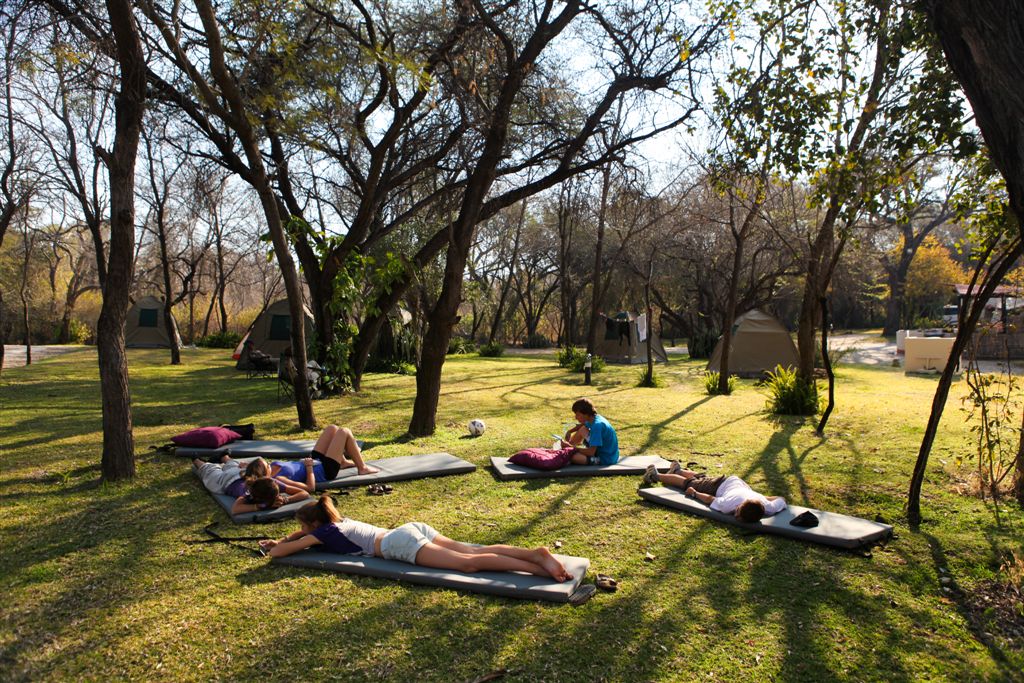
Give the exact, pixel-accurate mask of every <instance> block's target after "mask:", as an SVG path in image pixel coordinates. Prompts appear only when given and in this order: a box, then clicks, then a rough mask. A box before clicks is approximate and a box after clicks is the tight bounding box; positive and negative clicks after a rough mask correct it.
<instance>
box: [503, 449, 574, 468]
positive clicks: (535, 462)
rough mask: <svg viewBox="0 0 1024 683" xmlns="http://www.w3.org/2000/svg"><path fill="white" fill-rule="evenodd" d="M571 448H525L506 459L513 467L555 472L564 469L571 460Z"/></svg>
mask: <svg viewBox="0 0 1024 683" xmlns="http://www.w3.org/2000/svg"><path fill="white" fill-rule="evenodd" d="M572 452H573V449H572V448H527V449H525V450H521V451H519V452H518V453H516V454H515V455H513V456H512V457H511V458H509V459H508V461H509V462H510V463H512V464H513V465H522V466H523V467H532V468H534V469H536V470H557V469H560V468H562V467H565V466H566V465H568V464H569V462H570V460H571V459H572Z"/></svg>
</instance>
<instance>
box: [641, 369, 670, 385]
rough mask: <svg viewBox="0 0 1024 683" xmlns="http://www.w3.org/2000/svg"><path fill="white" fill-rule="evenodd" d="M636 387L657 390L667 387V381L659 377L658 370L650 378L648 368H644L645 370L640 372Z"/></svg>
mask: <svg viewBox="0 0 1024 683" xmlns="http://www.w3.org/2000/svg"><path fill="white" fill-rule="evenodd" d="M636 385H637V386H638V387H644V388H648V389H657V388H660V387H663V386H665V380H663V379H662V378H661V377H660V376H659V375H658V372H657V371H656V370H655V371H654V372H652V373H651V376H650V377H648V376H647V368H646V367H643V368H641V369H640V372H639V373H638V374H637V382H636Z"/></svg>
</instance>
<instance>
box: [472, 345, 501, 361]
mask: <svg viewBox="0 0 1024 683" xmlns="http://www.w3.org/2000/svg"><path fill="white" fill-rule="evenodd" d="M478 353H479V354H480V355H481V356H483V357H485V358H498V357H500V356H502V355H503V354H504V353H505V346H504V345H503V344H502V343H501V342H491V343H490V344H484V345H483V346H481V347H480V351H478Z"/></svg>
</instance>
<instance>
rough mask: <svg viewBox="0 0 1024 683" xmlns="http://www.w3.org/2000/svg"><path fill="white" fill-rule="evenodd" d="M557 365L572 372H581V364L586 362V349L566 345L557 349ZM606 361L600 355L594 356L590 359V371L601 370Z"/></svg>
mask: <svg viewBox="0 0 1024 683" xmlns="http://www.w3.org/2000/svg"><path fill="white" fill-rule="evenodd" d="M557 357H558V367H560V368H569V370H571V371H572V372H583V366H584V365H586V364H587V350H586V349H581V348H580V347H578V346H566V347H564V348H561V349H558V356H557ZM605 365H606V363H605V362H604V358H601V356H594V357H593V358H591V359H590V372H591V373H595V372H601V371H602V370H604V368H605Z"/></svg>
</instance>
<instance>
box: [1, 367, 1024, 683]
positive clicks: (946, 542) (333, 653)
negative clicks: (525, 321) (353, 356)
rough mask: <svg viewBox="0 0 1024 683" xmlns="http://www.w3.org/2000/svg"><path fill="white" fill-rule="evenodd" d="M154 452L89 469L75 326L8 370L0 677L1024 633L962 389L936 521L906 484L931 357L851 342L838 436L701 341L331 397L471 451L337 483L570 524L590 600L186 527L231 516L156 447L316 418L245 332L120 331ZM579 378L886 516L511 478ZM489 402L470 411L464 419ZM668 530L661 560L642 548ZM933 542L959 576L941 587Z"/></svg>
mask: <svg viewBox="0 0 1024 683" xmlns="http://www.w3.org/2000/svg"><path fill="white" fill-rule="evenodd" d="M129 357H130V364H131V373H132V392H133V400H134V422H135V440H136V446H137V452H138V454H139V455H138V457H139V463H138V465H139V468H138V472H139V475H138V478H137V480H135V481H134V482H131V483H128V484H118V485H109V484H106V485H100V484H99V483H98V475H99V470H98V463H99V459H100V448H101V443H102V434H101V432H100V404H99V398H100V396H99V384H98V380H97V370H96V360H95V351H94V350H92V349H85V350H82V351H78V352H73V353H70V354H68V355H65V356H60V357H57V358H53V359H50V360H47V361H44V362H42V363H39V364H37V365H34V366H32V367H29V368H21V369H14V370H5V371H4V373H3V376H2V379H0V392H2V393H0V400H2V410H0V449H2V463H3V469H2V472H0V503H2V507H3V514H2V515H0V592H2V595H3V596H4V597H3V600H2V603H0V679H3V680H47V679H63V680H68V679H90V680H99V679H103V678H107V677H113V678H116V679H146V680H151V679H155V680H181V679H187V680H206V679H210V678H221V679H226V680H244V679H256V678H260V679H272V680H293V679H307V680H319V679H339V680H382V679H386V680H396V681H418V680H443V681H451V682H455V681H468V680H473V679H475V678H477V677H480V676H483V675H486V674H488V673H489V672H492V671H495V670H499V669H507V670H508V671H509V673H508V674H507V675H506V676H505V678H504V679H503V680H519V681H535V680H539V681H592V680H608V681H619V680H638V681H646V680H691V679H694V680H722V681H737V680H743V681H768V680H807V681H822V680H850V681H863V680H957V681H962V680H1013V679H1015V678H1020V676H1021V674H1020V671H1021V669H1022V668H1024V652H1022V650H1021V641H1020V640H1019V639H1018V640H1017V641H1016V642H1014V641H1008V640H1005V639H1003V638H1002V637H1000V636H998V635H996V636H994V637H991V638H990V637H985V636H983V635H982V632H983V631H984V630H985V626H984V624H980V625H979V624H977V623H972V621H971V620H970V619H969V618H968V610H967V602H968V599H969V597H968V596H969V595H970V594H971V590H972V588H973V587H974V586H975V585H977V584H978V583H979V582H983V581H987V580H990V579H992V578H993V577H994V576H995V575H996V572H997V568H998V564H999V561H1000V558H1001V553H1002V552H1004V551H1005V549H1007V548H1017V549H1020V548H1021V546H1022V536H1024V534H1022V529H1024V518H1022V514H1021V510H1020V509H1019V508H1016V507H1004V508H1002V509H1001V510H1000V511H999V514H998V516H997V514H996V511H995V509H994V508H993V507H992V506H991V505H990V504H988V503H985V502H982V501H981V500H978V499H975V498H969V497H963V496H961V495H959V494H957V493H956V492H955V491H954V483H955V480H956V478H957V477H958V476H960V475H961V474H962V473H961V472H957V470H956V469H955V466H954V459H955V457H956V456H957V455H958V454H962V453H964V452H966V451H968V450H969V449H970V445H969V434H968V432H967V428H966V426H965V425H964V421H963V417H962V414H961V413H960V411H959V410H958V409H957V408H958V406H959V396H960V393H959V392H960V391H962V384H961V385H960V386H958V387H957V388H956V389H954V396H953V397H952V398H951V400H950V406H949V409H948V410H947V415H946V418H945V419H944V421H943V424H942V427H941V430H940V436H939V439H938V442H937V444H936V448H935V449H934V452H933V457H932V461H931V466H930V468H929V472H928V477H927V482H926V485H925V495H924V501H923V505H924V515H925V518H926V521H925V524H924V525H923V526H922V527H921V528H920V530H917V531H914V530H911V529H909V528H908V527H907V526H906V524H905V523H904V522H905V518H904V514H903V505H904V500H905V494H906V490H907V484H908V481H909V477H910V472H911V469H912V467H913V463H914V459H915V457H916V454H917V449H918V446H919V443H920V437H921V433H922V430H923V428H924V425H925V419H926V416H927V411H928V408H929V406H930V403H931V398H932V394H933V391H934V387H935V380H934V379H928V378H917V377H904V376H903V374H902V373H901V372H900V371H899V370H895V369H892V368H880V369H869V368H857V367H853V366H841V367H840V368H839V385H838V392H837V393H838V407H837V409H836V412H835V413H834V415H833V417H832V420H831V422H830V425H829V436H828V438H827V439H819V438H817V437H815V436H814V434H813V423H812V422H809V421H805V420H803V419H795V418H786V419H782V420H774V419H770V418H769V416H767V415H766V414H765V412H764V402H765V395H764V392H763V391H762V390H760V389H758V388H756V387H754V386H753V384H752V383H750V382H747V381H743V382H741V383H740V387H739V389H738V391H737V392H736V393H735V394H734V395H733V396H730V397H722V396H719V397H713V398H712V397H708V396H706V395H704V394H703V393H702V383H701V381H700V379H701V378H700V374H699V371H700V367H701V366H700V365H699V364H697V363H693V362H687V361H682V360H674V361H673V363H672V364H671V366H670V367H669V368H668V369H663V370H661V375H662V376H663V378H664V379H665V380H666V386H665V387H664V388H660V389H638V388H635V386H634V385H635V384H636V381H637V373H638V370H637V369H635V368H622V367H611V368H609V369H608V370H607V371H605V372H603V373H600V374H597V375H595V378H594V379H595V383H594V386H593V387H589V388H584V387H582V386H580V384H581V377H580V376H579V375H570V374H567V373H566V372H565V371H564V370H561V369H559V368H558V367H557V365H556V364H555V363H554V361H553V355H551V356H546V357H530V358H526V357H505V358H499V359H483V358H476V357H453V358H450V359H449V361H448V363H447V364H446V365H445V373H444V387H443V391H442V396H441V401H440V410H439V414H438V430H437V433H436V434H435V435H434V436H433V437H431V438H425V439H417V440H414V441H411V442H405V441H403V440H402V439H401V435H402V434H403V432H404V431H405V428H406V426H407V424H408V419H409V415H410V413H411V409H412V400H413V395H414V391H415V383H414V379H413V378H411V377H400V376H391V375H369V376H368V377H367V379H366V380H365V382H364V384H365V390H364V391H363V392H362V393H360V394H358V395H353V396H344V397H340V398H332V399H329V400H324V401H318V402H316V404H315V408H316V412H317V417H318V419H319V420H320V422H321V423H322V424H327V423H328V422H334V423H337V424H342V425H347V426H350V427H352V429H353V430H354V431H355V432H356V434H357V435H358V436H359V437H360V438H362V439H365V440H366V442H367V446H368V452H367V457H368V458H384V457H389V456H396V455H403V454H409V453H421V452H435V451H447V452H450V453H452V454H454V455H457V456H459V457H462V458H465V459H467V460H470V461H472V462H475V463H476V464H477V465H478V466H479V468H480V469H478V470H477V472H475V473H473V474H470V475H464V476H455V477H445V478H439V479H426V480H420V481H414V482H399V483H397V484H396V485H395V493H394V494H393V495H391V496H386V497H372V496H367V495H365V492H363V491H362V490H357V491H354V492H353V493H352V494H351V495H348V496H340V497H339V498H338V500H339V503H340V507H341V510H342V512H343V514H346V515H348V516H351V517H354V518H356V519H361V520H364V521H367V522H372V523H374V524H378V525H381V526H392V525H397V524H400V523H402V522H406V521H410V520H421V521H424V522H427V523H429V524H432V525H433V526H435V527H437V528H438V529H440V530H441V532H442V533H444V534H445V535H448V536H452V537H455V538H458V539H461V540H467V541H474V542H478V543H490V542H508V543H514V544H517V545H537V544H546V545H554V544H555V543H556V542H557V541H560V542H561V544H562V546H561V550H560V552H563V553H567V554H572V555H581V556H585V557H589V558H590V560H591V562H592V565H591V570H592V572H598V571H600V572H604V573H607V574H611V575H613V576H615V577H616V578H618V579H619V581H620V584H621V586H620V590H619V591H618V592H617V593H614V594H608V593H602V594H598V595H597V596H595V597H594V599H592V600H591V601H590V602H589V603H587V604H585V605H583V606H581V607H575V608H574V607H571V606H568V605H557V604H549V603H536V602H523V601H516V600H508V599H502V598H494V597H487V596H481V595H475V594H465V593H458V592H454V591H450V590H439V589H435V588H428V587H419V586H411V585H406V584H402V583H397V582H392V581H386V580H380V579H373V578H361V577H350V576H345V575H337V574H332V573H328V572H318V571H315V570H308V569H297V568H290V567H277V566H271V565H269V564H268V563H267V561H266V560H263V559H260V558H257V557H255V556H252V555H250V554H248V553H246V552H245V551H243V550H240V549H237V548H233V547H229V546H223V545H188V544H186V543H185V541H187V540H189V539H198V538H202V528H203V526H204V525H205V524H207V523H209V522H210V521H211V520H217V521H220V522H222V524H221V526H220V529H221V531H223V532H225V533H235V534H238V535H251V534H254V533H255V534H269V535H277V536H279V535H284V534H285V533H287V532H290V531H291V530H294V529H295V528H296V527H295V525H294V523H280V524H275V525H269V526H238V527H235V526H232V525H231V524H230V522H228V521H227V518H226V516H225V515H224V514H223V513H222V512H221V511H220V508H219V507H218V506H217V505H216V504H215V503H214V502H213V500H212V499H211V498H210V497H209V496H208V495H206V493H205V492H204V491H203V489H202V488H201V486H200V484H199V482H198V480H196V479H195V478H194V477H193V476H192V474H191V473H190V471H189V466H188V462H186V461H184V460H183V459H178V458H174V457H172V456H168V455H156V454H152V453H150V452H149V451H148V448H149V446H150V445H152V444H159V443H164V442H166V441H167V440H168V438H169V437H170V436H172V435H173V434H176V433H178V432H180V431H183V430H185V429H186V428H190V427H193V426H197V425H205V424H219V423H226V422H255V423H256V425H257V428H258V435H259V436H261V437H265V438H273V437H276V438H313V437H315V435H316V434H315V432H309V433H300V432H297V431H296V430H295V429H294V423H295V413H294V407H293V406H291V405H286V404H282V403H278V402H277V401H276V395H275V384H274V383H273V382H272V381H267V380H246V379H245V378H244V375H243V374H242V373H238V372H236V371H235V370H234V369H233V366H232V364H231V362H230V360H229V358H228V354H227V352H224V351H214V350H199V351H186V352H185V353H184V354H183V358H184V363H185V364H184V365H182V366H179V367H171V366H169V365H167V364H166V361H167V354H166V352H163V351H132V352H130V356H129ZM583 395H586V396H589V397H591V398H592V399H593V400H594V401H595V403H596V404H597V407H598V410H599V411H600V412H601V413H602V414H604V415H606V416H607V417H609V418H610V419H611V421H612V422H613V424H615V425H616V427H617V429H618V433H619V440H620V444H621V446H622V449H623V452H624V454H636V453H657V454H660V455H663V456H665V457H669V458H679V459H682V460H683V461H684V462H685V461H687V460H696V461H698V462H700V463H701V464H702V465H704V466H706V467H707V468H708V471H709V472H710V473H712V474H717V473H738V474H740V475H741V476H743V477H744V478H745V479H747V480H748V481H749V482H751V484H752V485H754V487H755V488H759V489H761V490H763V491H764V492H766V493H777V494H781V495H783V496H785V497H786V498H787V499H788V500H789V501H791V502H793V503H797V504H801V505H809V506H813V507H818V508H825V509H830V510H836V511H840V512H844V513H847V514H852V515H857V516H861V517H866V518H869V519H874V518H875V516H876V515H881V516H882V517H884V518H885V519H886V520H888V521H889V522H891V523H893V524H894V525H895V526H896V530H897V538H896V539H895V540H894V541H893V542H892V543H890V544H889V545H888V547H886V548H884V549H876V551H875V552H874V555H873V557H870V558H865V557H860V556H856V555H852V554H847V553H843V552H838V551H835V550H830V549H828V548H824V547H818V546H813V545H808V544H803V543H799V542H796V541H791V540H786V539H782V538H777V537H768V536H759V535H754V536H750V535H745V534H743V533H742V532H741V531H740V530H738V529H735V528H732V527H725V526H721V525H717V524H715V523H712V522H708V521H704V520H701V519H699V518H695V517H690V516H687V515H684V514H681V513H676V512H673V511H670V510H668V509H666V508H661V507H657V506H654V505H650V504H647V503H644V502H641V500H640V499H639V498H638V496H637V495H636V488H637V484H638V483H639V477H598V478H590V479H559V480H549V479H540V480H531V481H525V482H508V483H502V482H498V481H497V480H496V479H495V478H494V477H493V476H492V475H491V473H490V472H489V469H488V468H487V466H486V463H487V462H488V458H489V457H490V456H492V455H509V454H511V453H512V452H514V451H515V450H517V449H519V448H521V447H525V446H531V445H548V442H549V441H550V439H549V437H548V435H549V434H550V433H551V432H552V431H561V430H562V429H563V428H564V427H565V426H566V425H568V424H569V421H570V420H571V418H572V415H571V411H570V409H569V407H570V405H571V403H572V401H573V399H575V398H577V397H579V396H583ZM474 417H479V418H482V419H484V420H485V421H486V422H487V425H488V429H487V432H486V433H485V434H484V435H483V436H482V437H480V438H478V439H470V438H468V436H467V434H466V429H465V423H466V422H467V421H468V420H469V419H470V418H474ZM648 552H649V553H651V554H653V555H654V556H655V559H654V560H653V561H645V559H644V558H645V554H646V553H648ZM940 568H942V569H944V570H945V571H948V573H949V576H951V577H952V579H953V585H954V586H955V587H957V588H958V589H959V590H954V591H952V592H951V593H944V592H943V591H942V589H941V586H940V580H939V579H940V576H941V574H940Z"/></svg>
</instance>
